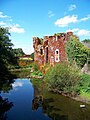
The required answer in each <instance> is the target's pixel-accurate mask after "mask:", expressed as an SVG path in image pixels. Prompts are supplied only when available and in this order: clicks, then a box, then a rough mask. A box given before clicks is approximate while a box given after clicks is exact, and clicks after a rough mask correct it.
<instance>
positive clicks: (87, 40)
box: [82, 39, 90, 43]
mask: <svg viewBox="0 0 90 120" xmlns="http://www.w3.org/2000/svg"><path fill="white" fill-rule="evenodd" d="M82 42H86V43H90V39H85V40H83V41H82Z"/></svg>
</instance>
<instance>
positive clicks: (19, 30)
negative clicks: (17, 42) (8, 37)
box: [9, 24, 25, 33]
mask: <svg viewBox="0 0 90 120" xmlns="http://www.w3.org/2000/svg"><path fill="white" fill-rule="evenodd" d="M9 31H10V32H14V33H24V32H25V30H24V28H21V27H20V25H18V24H16V25H11V26H10V29H9Z"/></svg>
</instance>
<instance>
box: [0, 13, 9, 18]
mask: <svg viewBox="0 0 90 120" xmlns="http://www.w3.org/2000/svg"><path fill="white" fill-rule="evenodd" d="M8 17H9V16H7V15H3V12H0V18H8Z"/></svg>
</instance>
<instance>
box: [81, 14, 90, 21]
mask: <svg viewBox="0 0 90 120" xmlns="http://www.w3.org/2000/svg"><path fill="white" fill-rule="evenodd" d="M88 19H90V15H88V16H87V17H84V18H81V19H80V20H79V21H80V22H81V21H86V20H88Z"/></svg>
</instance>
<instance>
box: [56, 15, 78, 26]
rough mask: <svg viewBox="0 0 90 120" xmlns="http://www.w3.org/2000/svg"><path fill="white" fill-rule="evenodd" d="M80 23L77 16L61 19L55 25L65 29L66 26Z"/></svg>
mask: <svg viewBox="0 0 90 120" xmlns="http://www.w3.org/2000/svg"><path fill="white" fill-rule="evenodd" d="M76 22H78V20H77V16H75V15H72V16H70V15H68V16H65V17H63V18H60V19H58V20H57V21H56V22H55V25H57V26H59V27H65V26H68V24H70V23H76Z"/></svg>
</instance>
